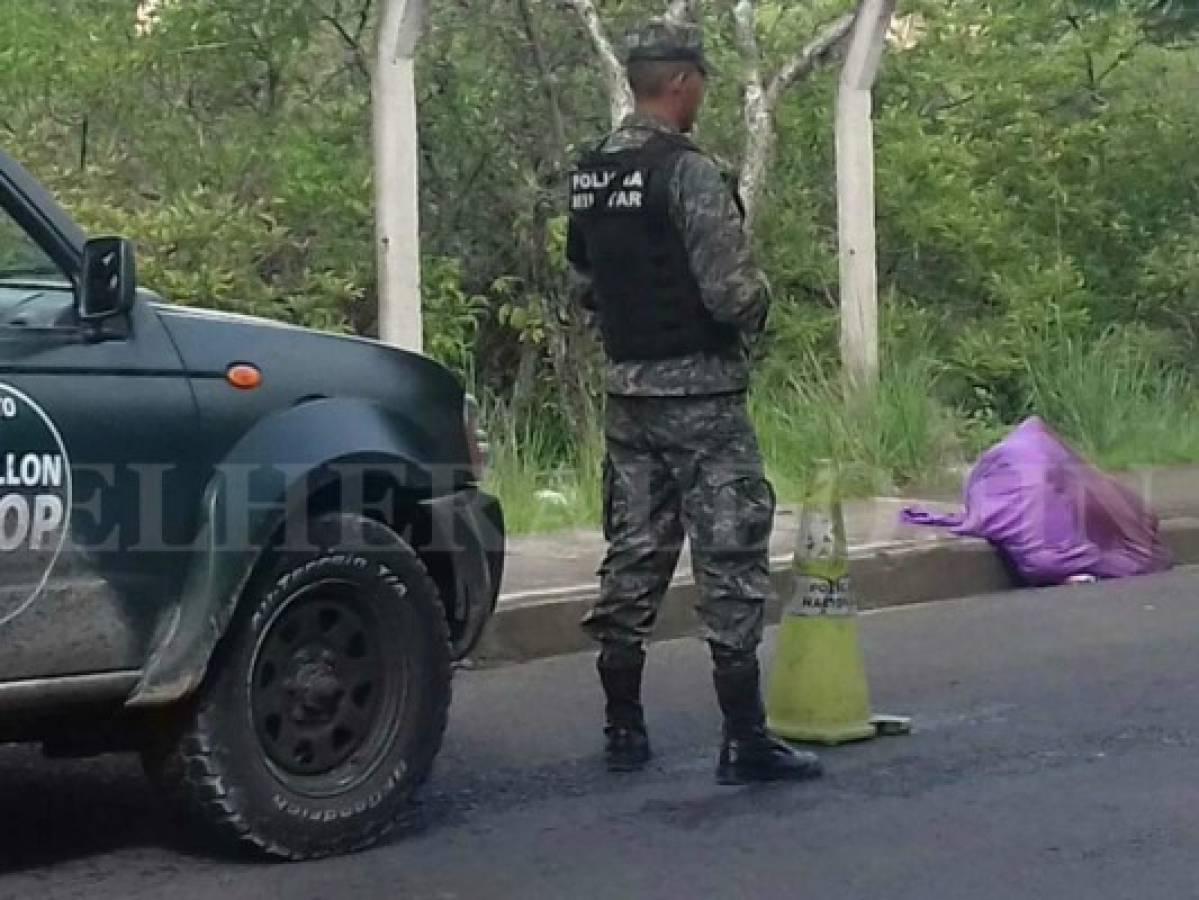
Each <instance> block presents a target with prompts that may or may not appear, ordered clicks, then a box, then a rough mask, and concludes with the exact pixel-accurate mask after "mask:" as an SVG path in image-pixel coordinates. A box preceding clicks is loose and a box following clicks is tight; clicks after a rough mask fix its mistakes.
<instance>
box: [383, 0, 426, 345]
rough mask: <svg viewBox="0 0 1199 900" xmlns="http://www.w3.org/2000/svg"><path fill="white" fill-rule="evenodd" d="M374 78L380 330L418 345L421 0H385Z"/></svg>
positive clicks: (399, 340)
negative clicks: (418, 91)
mask: <svg viewBox="0 0 1199 900" xmlns="http://www.w3.org/2000/svg"><path fill="white" fill-rule="evenodd" d="M379 16H380V18H379V43H378V54H377V59H376V61H375V72H374V78H373V85H372V92H371V93H372V96H371V105H372V115H373V120H374V167H375V241H376V254H377V263H378V280H379V337H380V339H381V340H383V341H385V342H386V343H389V344H394V345H395V346H397V347H402V348H404V349H405V350H412V351H415V352H418V353H419V352H420V351H421V347H422V332H421V329H422V325H421V282H420V145H419V143H418V140H417V119H416V66H415V60H414V57H415V55H416V45H417V42H418V41H419V39H420V34H421V29H422V27H423V25H424V19H425V0H385V3H384V5H383V8H382V10H381V11H380V14H379Z"/></svg>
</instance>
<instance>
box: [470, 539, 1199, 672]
mask: <svg viewBox="0 0 1199 900" xmlns="http://www.w3.org/2000/svg"><path fill="white" fill-rule="evenodd" d="M1162 532H1163V535H1164V536H1165V539H1166V541H1167V543H1168V544H1169V545H1170V547H1171V548H1172V549H1173V550H1174V553H1175V559H1176V562H1177V564H1178V565H1192V564H1195V563H1199V518H1189V517H1188V518H1175V519H1168V520H1166V521H1164V522H1163V523H1162ZM850 573H851V578H852V582H853V591H854V596H855V598H856V600H857V604H858V607H859V609H863V610H869V609H883V608H887V607H893V606H905V605H910V604H914V603H929V602H932V601H936V600H952V599H955V598H960V597H969V596H973V595H975V594H987V593H995V592H998V591H1004V590H1009V589H1012V588H1015V587H1018V585H1017V583H1016V582H1015V580H1014V579H1013V577H1012V575H1011V573H1009V572H1008V570H1007V568H1006V567H1005V566H1004V564H1003V562H1002V560H1001V559H1000V557H999V556H998V554H996V553H995V551H994V550H992V549H991V546H990V545H989V544H987V543H986V542H984V541H977V540H968V539H962V540H956V541H939V542H935V543H927V544H915V545H913V544H897V545H895V546H893V547H872V548H870V549H869V550H865V551H860V552H857V553H853V554H851V560H850ZM773 579H774V584H775V589H776V590H777V591H778V593H779V596H780V597H786V596H787V594H788V593H789V592H790V589H791V571H790V561H789V560H784V559H779V560H775V561H774V565H773ZM595 593H596V587H595V586H580V587H576V588H563V589H558V590H554V591H547V592H545V593H544V594H542V595H535V594H534V595H530V594H526V595H524V596H523V598H522V599H521V601H520V602H518V603H508V604H501V605H500V608H499V609H498V610H496V614H495V616H494V617H493V618H492V621H491V623H490V624H489V625H488V627H487V632H486V634H485V635H484V637H483V640H482V642H481V644H480V646H479V649H478V650H477V651H476V652H475V656H474V658H475V660H476V661H477V662H479V663H481V664H485V665H492V664H499V663H512V662H525V661H528V660H531V659H540V658H543V657H548V656H560V655H562V654H566V653H577V652H580V651H583V650H587V649H590V648H591V646H592V644H591V642H590V641H589V640H588V639H587V637H586V636H585V635H584V634H583V632H582V631H581V630H580V628H579V620H580V619H581V618H582V617H583V615H584V613H586V612H587V610H588V608H589V607H590V605H591V603H592V602H593V601H594V599H595ZM696 593H697V591H696V587H695V583H694V581H692V579H691V578H690V576H680V577H679V578H677V579H676V580H675V582H674V584H673V585H672V586H671V588H670V590H669V592H668V593H667V595H666V599H665V601H664V602H663V605H662V612H661V615H660V616H659V619H658V625H657V628H656V630H655V634H654V639H655V640H669V639H671V638H679V637H686V636H688V635H690V634H694V633H695V630H696V624H695V615H694V612H693V611H692V608H693V607H694V605H695V600H696ZM779 612H780V610H779V604H777V603H776V604H772V608H771V609H769V610H768V613H767V615H768V619H769V621H770V622H772V623H773V622H777V621H778V618H779Z"/></svg>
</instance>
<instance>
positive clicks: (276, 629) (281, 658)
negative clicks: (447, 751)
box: [249, 580, 406, 796]
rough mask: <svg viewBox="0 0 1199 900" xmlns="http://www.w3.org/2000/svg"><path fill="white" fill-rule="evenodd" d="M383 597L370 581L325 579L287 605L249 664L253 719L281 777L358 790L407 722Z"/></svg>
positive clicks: (307, 785)
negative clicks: (367, 585)
mask: <svg viewBox="0 0 1199 900" xmlns="http://www.w3.org/2000/svg"><path fill="white" fill-rule="evenodd" d="M382 625H383V623H382V622H381V621H380V611H379V601H378V600H377V599H376V598H375V597H373V596H372V592H371V591H369V590H368V589H367V588H365V587H364V586H363V585H362V584H358V583H355V582H352V581H342V580H325V581H320V582H317V583H314V584H311V585H307V586H305V587H304V588H303V589H301V590H300V591H297V592H296V593H295V594H294V595H293V596H292V597H290V598H288V600H287V601H286V602H285V603H283V604H282V605H281V606H280V608H279V609H278V610H276V612H275V614H274V615H273V616H272V618H271V621H270V622H269V623H268V624H267V626H266V628H264V629H263V631H262V634H261V635H260V637H259V640H258V645H257V647H256V648H255V653H254V661H253V665H252V667H251V681H250V685H249V687H250V715H251V718H252V720H253V724H254V729H255V732H256V733H257V735H258V740H259V743H260V744H261V747H262V749H263V752H264V753H265V755H266V759H267V761H268V763H269V765H270V767H271V769H272V770H273V772H274V774H275V776H276V777H277V778H278V779H279V780H280V781H282V782H283V783H284V784H285V785H286V786H287V787H289V788H291V789H292V790H295V791H297V792H298V793H303V794H307V795H310V796H322V795H332V794H338V793H342V792H344V791H346V790H349V789H352V788H353V787H354V786H356V785H357V784H360V783H361V782H362V781H364V780H365V779H367V778H369V777H370V775H371V774H372V773H373V772H374V770H375V769H376V768H377V766H378V764H379V763H380V761H381V760H382V758H383V757H384V756H385V755H386V751H387V749H388V748H389V747H390V745H391V742H392V739H393V737H394V735H395V732H396V730H397V728H398V726H399V720H400V715H399V710H400V707H401V704H402V701H403V697H404V694H405V691H404V685H405V681H406V679H405V676H404V666H403V665H402V663H401V661H400V660H397V659H395V658H394V651H395V648H387V649H388V650H390V651H391V653H392V656H391V658H388V654H386V653H385V652H384V650H385V648H384V646H383V643H382V642H383V640H384V637H385V634H386V633H387V632H386V629H385V628H383V627H382Z"/></svg>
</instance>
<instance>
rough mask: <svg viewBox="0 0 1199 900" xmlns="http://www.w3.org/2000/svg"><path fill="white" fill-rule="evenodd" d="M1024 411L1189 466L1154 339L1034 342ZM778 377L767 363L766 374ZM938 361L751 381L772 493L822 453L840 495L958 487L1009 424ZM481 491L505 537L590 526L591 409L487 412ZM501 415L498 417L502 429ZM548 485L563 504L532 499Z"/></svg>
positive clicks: (1196, 446)
mask: <svg viewBox="0 0 1199 900" xmlns="http://www.w3.org/2000/svg"><path fill="white" fill-rule="evenodd" d="M1025 368H1026V371H1025V380H1026V382H1027V386H1026V394H1027V408H1028V411H1029V412H1030V413H1036V414H1038V415H1041V416H1042V417H1043V418H1045V419H1046V421H1048V422H1049V423H1050V424H1051V425H1052V426H1053V427H1054V428H1055V429H1057V430H1058V431H1059V433H1060V434H1061V435H1062V436H1063V437H1064V438H1065V439H1066V440H1068V441H1070V442H1071V443H1072V444H1073V445H1074V446H1075V447H1076V448H1077V449H1078V450H1079V451H1080V452H1081V453H1082V454H1083V455H1084V456H1085V457H1087V458H1088V459H1090V460H1091V461H1093V462H1095V463H1096V464H1097V465H1100V466H1102V467H1105V468H1109V469H1122V468H1130V467H1133V466H1137V465H1168V464H1174V463H1187V462H1199V391H1197V390H1196V387H1195V385H1194V383H1193V382H1192V380H1191V379H1190V377H1189V376H1188V375H1187V374H1186V373H1185V372H1183V371H1182V370H1181V369H1179V368H1177V367H1172V366H1171V365H1169V364H1167V363H1164V362H1162V361H1161V359H1160V358H1159V356H1158V355H1156V354H1155V353H1154V352H1152V349H1151V348H1146V347H1145V346H1143V345H1141V344H1138V342H1137V341H1136V340H1129V339H1128V337H1127V336H1126V335H1123V334H1121V333H1117V332H1113V333H1109V334H1107V335H1104V336H1102V337H1101V338H1100V339H1099V340H1097V341H1083V340H1079V339H1066V338H1059V339H1055V341H1054V342H1053V344H1052V347H1046V348H1045V349H1040V350H1038V349H1036V348H1030V349H1029V351H1028V358H1027V360H1026V361H1025ZM776 372H777V369H776ZM938 379H939V366H938V365H937V364H936V362H935V361H934V360H933V359H931V358H929V357H928V356H925V355H921V354H920V353H919V352H912V353H908V354H903V355H900V354H897V355H896V356H895V358H893V359H891V360H890V361H888V363H887V364H886V365H885V366H884V370H883V373H882V376H881V378H880V383H879V386H878V389H877V391H875V392H873V393H858V394H851V395H849V396H847V395H846V393H845V391H844V389H843V387H842V384H841V377H840V372H839V370H838V368H837V367H836V365H835V364H830V363H827V362H826V361H825V360H824V359H823V358H821V357H820V356H819V355H817V354H815V353H812V354H808V355H806V356H803V357H801V358H800V359H798V360H796V361H795V363H794V365H793V367H792V369H791V370H790V371H789V372H788V373H787V374H786V375H785V376H782V377H779V376H777V375H776V376H775V377H774V378H773V383H771V384H762V385H759V386H758V387H757V389H756V390H755V391H754V393H753V395H752V398H751V409H752V413H753V416H754V420H755V422H756V424H757V428H758V437H759V440H760V442H761V446H762V454H763V456H764V458H765V460H766V466H767V470H768V472H769V474H770V477H771V480H772V481H773V482H774V485H775V488H776V490H777V491H778V494H779V497H780V499H781V500H783V501H784V502H790V503H795V502H798V501H800V500H801V499H802V497H803V494H804V490H805V486H806V484H807V483H808V481H809V479H810V478H811V477H812V475H813V473H814V471H815V469H816V467H817V466H818V465H819V463H820V461H821V460H825V459H829V460H836V461H837V462H838V463H839V465H840V469H841V472H842V477H843V488H844V491H845V493H846V495H847V496H867V495H878V494H895V493H897V492H902V491H905V490H906V491H908V492H915V493H919V492H920V490H921V488H923V487H936V488H942V489H943V488H947V487H951V488H956V487H958V485H957V484H956V483H954V481H953V480H952V479H953V478H954V476H949V478H950V480H948V481H947V480H946V479H947V473H949V472H951V471H953V470H956V469H960V467H962V466H963V465H968V464H969V463H970V462H971V461H972V460H973V459H974V458H975V457H976V456H977V454H978V453H979V452H980V451H981V450H982V449H984V448H985V447H986V446H989V445H990V444H991V443H993V442H994V441H996V440H998V439H999V438H1001V437H1002V436H1003V435H1004V434H1006V433H1007V431H1008V430H1009V429H1010V427H1011V425H1014V424H1015V423H987V424H985V425H982V426H980V424H979V422H977V421H971V420H967V419H966V418H965V417H964V416H963V415H961V414H960V413H958V412H957V411H956V410H954V409H953V408H952V407H951V406H950V405H948V404H947V403H945V402H944V401H943V400H942V399H940V390H939V388H940V384H939V380H938ZM488 421H489V424H490V427H491V431H492V437H493V447H494V451H493V464H492V469H491V473H490V475H489V477H488V481H487V484H488V487H489V488H490V489H491V490H492V491H494V492H495V493H497V494H498V496H499V497H500V498H501V500H502V501H503V504H504V508H505V513H506V515H507V518H508V522H509V527H510V529H511V531H512V532H513V533H514V534H522V533H531V532H544V531H553V530H558V529H564V528H573V527H585V528H597V527H598V526H599V522H600V508H601V497H600V493H601V491H600V466H601V460H602V459H603V439H602V434H601V430H600V415H599V411H598V410H594V411H592V413H591V414H589V415H588V417H587V421H585V422H583V423H582V428H580V429H579V430H580V431H581V433H582V437H581V438H577V439H575V440H574V441H572V442H564V441H563V439H562V438H561V437H560V436H559V435H558V434H557V433H556V432H555V425H554V423H553V421H552V420H544V421H539V420H533V421H526V422H524V423H522V424H520V425H517V424H514V423H513V422H512V420H511V418H510V417H508V416H506V415H505V411H504V410H503V409H502V408H499V407H493V408H492V409H491V410H490V411H489V417H488ZM497 423H503V424H498V427H497ZM542 491H553V492H555V493H556V494H558V495H559V496H560V497H561V498H563V500H564V502H561V503H558V502H551V501H547V500H546V499H539V497H538V494H539V492H542Z"/></svg>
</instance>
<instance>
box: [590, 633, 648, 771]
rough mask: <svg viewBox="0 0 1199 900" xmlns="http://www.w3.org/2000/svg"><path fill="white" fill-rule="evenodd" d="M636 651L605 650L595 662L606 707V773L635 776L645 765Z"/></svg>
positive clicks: (640, 662) (639, 653) (640, 655)
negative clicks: (621, 773)
mask: <svg viewBox="0 0 1199 900" xmlns="http://www.w3.org/2000/svg"><path fill="white" fill-rule="evenodd" d="M644 667H645V652H644V651H643V650H642V649H641V648H640V647H605V648H604V651H603V652H602V653H601V654H600V657H599V660H598V661H597V662H596V668H597V669H598V670H599V676H600V683H601V684H602V685H603V686H604V695H605V696H606V697H607V699H608V703H607V709H606V713H607V723H608V724H607V726H606V727H605V728H604V735H605V737H606V742H605V747H604V758H605V760H606V761H607V764H608V771H609V772H636V771H638V770H639V769H643V768H645V764H646V763H647V762H649V758H650V755H651V754H650V748H649V735H648V734H647V733H646V730H645V712H644V711H643V710H642V708H641V671H642V669H643V668H644Z"/></svg>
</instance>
